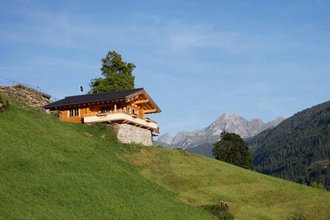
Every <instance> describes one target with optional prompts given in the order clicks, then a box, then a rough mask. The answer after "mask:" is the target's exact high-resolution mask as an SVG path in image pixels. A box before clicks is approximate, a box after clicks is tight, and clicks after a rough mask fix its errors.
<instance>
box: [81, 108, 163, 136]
mask: <svg viewBox="0 0 330 220" xmlns="http://www.w3.org/2000/svg"><path fill="white" fill-rule="evenodd" d="M116 121H117V122H118V121H120V122H126V123H129V124H134V125H137V126H141V127H144V128H147V129H150V130H151V131H152V134H153V135H159V128H158V125H157V122H155V121H153V120H151V119H149V118H139V117H138V116H137V115H134V114H128V113H126V112H111V113H109V112H106V113H98V114H96V115H86V116H84V123H96V122H116Z"/></svg>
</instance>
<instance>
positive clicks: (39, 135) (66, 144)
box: [0, 100, 212, 220]
mask: <svg viewBox="0 0 330 220" xmlns="http://www.w3.org/2000/svg"><path fill="white" fill-rule="evenodd" d="M126 147H132V146H128V145H122V144H119V143H117V141H116V140H115V137H114V135H113V134H112V133H111V132H110V131H108V130H106V129H102V128H95V127H91V126H87V125H76V124H68V123H63V122H59V121H58V120H56V119H55V118H53V117H51V116H48V115H46V114H45V113H42V112H38V111H36V110H33V109H31V108H28V107H26V106H24V105H22V104H20V103H17V102H15V101H13V100H11V104H10V108H9V109H8V110H6V111H4V112H2V113H0V175H1V177H0V219H61V220H62V219H70V220H71V219H116V220H117V219H152V220H154V219H211V218H212V216H211V214H210V213H209V212H208V211H207V210H205V209H203V208H196V207H192V206H190V205H187V204H184V203H182V202H180V201H178V200H177V199H176V195H175V194H174V193H173V192H169V191H167V190H165V189H162V188H161V187H160V186H158V185H157V184H155V183H152V182H150V181H149V180H148V179H146V178H144V177H143V176H142V175H141V174H140V173H139V172H138V170H137V168H135V167H133V166H131V165H130V164H129V163H127V162H125V161H122V160H121V159H119V157H118V155H120V154H121V152H122V151H123V149H125V148H126Z"/></svg>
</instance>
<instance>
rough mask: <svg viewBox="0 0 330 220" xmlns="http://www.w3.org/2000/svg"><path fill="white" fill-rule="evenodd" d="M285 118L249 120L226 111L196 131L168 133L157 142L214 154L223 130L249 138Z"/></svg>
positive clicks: (207, 154)
mask: <svg viewBox="0 0 330 220" xmlns="http://www.w3.org/2000/svg"><path fill="white" fill-rule="evenodd" d="M281 121H283V118H277V119H276V120H274V121H270V122H267V123H264V122H263V121H262V120H260V119H253V120H251V121H248V120H246V119H244V118H243V117H241V116H240V115H237V114H228V113H225V114H223V115H221V116H220V117H219V118H218V119H217V120H215V121H214V122H213V123H211V124H210V125H209V126H207V127H206V128H204V129H201V130H197V131H194V132H188V131H181V132H178V133H177V135H176V136H175V137H170V136H169V135H168V134H165V135H162V136H160V137H159V138H158V140H157V143H159V144H160V145H163V146H165V147H169V148H177V147H179V148H182V149H184V150H188V151H191V152H194V153H198V154H202V155H205V156H212V148H213V144H214V143H216V142H217V141H218V140H219V137H220V134H221V132H222V131H224V130H226V131H227V132H234V133H237V134H239V135H240V136H241V137H242V138H247V137H251V136H254V135H256V134H258V133H259V132H261V131H263V130H265V129H268V128H271V127H274V126H276V125H278V124H279V123H280V122H281Z"/></svg>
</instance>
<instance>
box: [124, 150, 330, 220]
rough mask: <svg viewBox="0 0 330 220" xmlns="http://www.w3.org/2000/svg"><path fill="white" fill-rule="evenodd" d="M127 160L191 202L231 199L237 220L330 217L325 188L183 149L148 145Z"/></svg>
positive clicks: (134, 152)
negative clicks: (276, 176)
mask: <svg viewBox="0 0 330 220" xmlns="http://www.w3.org/2000/svg"><path fill="white" fill-rule="evenodd" d="M125 158H126V160H128V161H131V163H132V164H134V165H135V166H137V167H140V170H141V173H142V174H143V175H144V176H145V177H146V178H148V179H149V180H150V181H153V182H155V183H157V184H159V185H160V186H162V187H164V188H166V189H168V190H170V191H172V192H174V193H176V194H178V199H180V200H181V201H182V202H184V203H186V204H191V205H193V206H207V205H212V204H215V203H216V202H219V201H220V200H223V201H227V202H229V203H230V212H231V213H232V214H233V215H234V216H235V217H236V219H290V218H292V217H296V219H298V217H305V218H306V219H330V193H329V192H327V191H324V190H319V189H314V188H311V187H308V186H304V185H299V184H296V183H293V182H289V181H285V180H282V179H278V178H274V177H270V176H266V175H262V174H259V173H256V172H253V171H249V170H245V169H242V168H239V167H236V166H232V165H230V164H227V163H224V162H221V161H216V160H213V159H209V158H206V157H201V156H196V155H192V154H190V153H187V152H184V151H181V150H167V149H162V148H155V147H143V148H141V149H139V150H137V149H135V150H132V152H129V153H127V154H126V156H125Z"/></svg>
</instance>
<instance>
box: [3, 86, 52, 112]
mask: <svg viewBox="0 0 330 220" xmlns="http://www.w3.org/2000/svg"><path fill="white" fill-rule="evenodd" d="M0 92H2V93H4V94H6V95H8V96H11V97H14V98H15V99H17V100H18V101H20V102H23V103H25V104H27V105H28V106H31V107H32V108H38V109H42V108H43V106H44V105H46V104H49V103H51V100H50V95H47V94H45V93H43V92H40V91H37V90H35V89H32V88H29V87H27V86H24V85H21V84H17V85H15V86H0Z"/></svg>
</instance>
